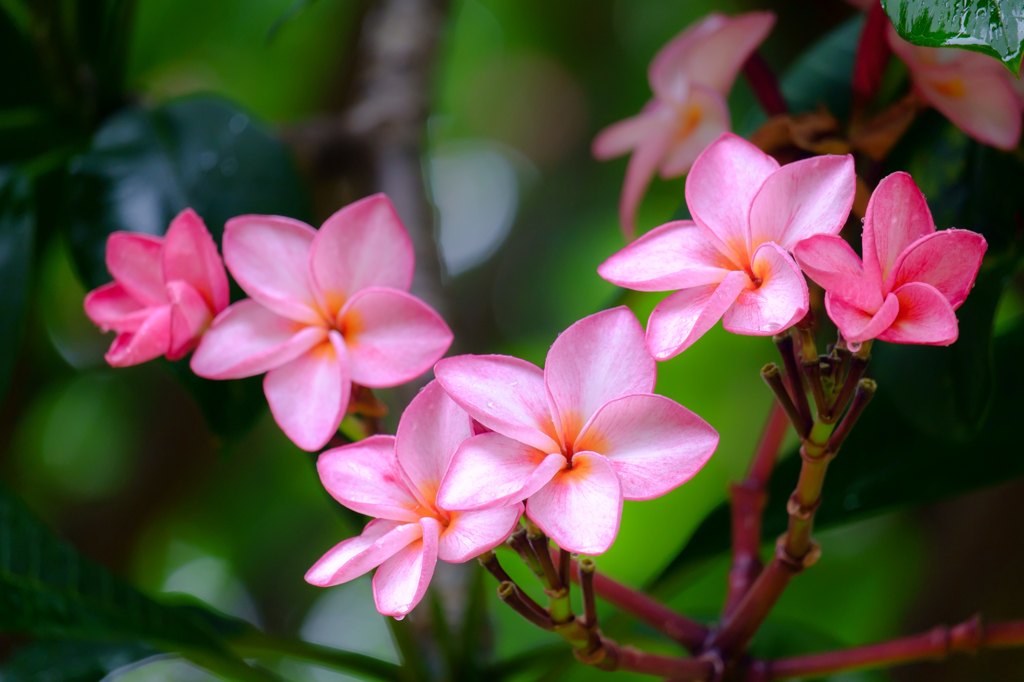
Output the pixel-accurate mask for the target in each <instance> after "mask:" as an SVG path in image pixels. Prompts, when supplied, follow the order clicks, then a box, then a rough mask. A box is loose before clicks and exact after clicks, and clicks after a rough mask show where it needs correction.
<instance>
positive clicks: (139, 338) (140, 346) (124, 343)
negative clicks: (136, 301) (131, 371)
mask: <svg viewBox="0 0 1024 682" xmlns="http://www.w3.org/2000/svg"><path fill="white" fill-rule="evenodd" d="M150 311H151V312H150V315H149V316H148V317H147V318H146V320H145V322H143V323H142V324H141V325H139V328H138V329H137V330H136V331H134V332H122V333H120V334H118V335H117V338H116V339H114V343H113V344H111V346H110V350H108V351H107V352H106V354H104V356H103V359H104V360H106V361H107V364H109V365H110V366H111V367H130V366H132V365H138V364H141V363H143V362H148V361H150V360H153V359H155V358H158V357H160V356H161V355H164V354H166V353H167V351H168V349H169V348H170V345H171V307H170V306H169V305H163V306H160V307H159V308H150Z"/></svg>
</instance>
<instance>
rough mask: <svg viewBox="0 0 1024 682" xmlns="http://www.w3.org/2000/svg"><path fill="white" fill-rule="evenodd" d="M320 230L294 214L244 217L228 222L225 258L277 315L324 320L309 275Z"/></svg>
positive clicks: (252, 292) (248, 289) (309, 321)
mask: <svg viewBox="0 0 1024 682" xmlns="http://www.w3.org/2000/svg"><path fill="white" fill-rule="evenodd" d="M315 236H316V230H314V229H313V228H312V227H310V226H309V225H307V224H305V223H303V222H300V221H298V220H292V219H291V218H282V217H280V216H264V215H246V216H239V217H237V218H232V219H231V220H229V221H228V222H227V224H226V225H225V226H224V262H225V263H227V266H228V270H230V271H231V274H232V276H233V277H234V278H235V281H236V282H238V285H239V286H240V287H242V289H244V290H245V293H247V294H249V295H250V296H252V297H253V299H255V300H257V301H259V302H260V303H262V304H263V305H264V306H266V307H267V308H269V309H270V310H272V311H274V312H275V313H277V314H278V315H282V316H284V317H287V318H288V319H290V320H296V321H297V322H305V323H306V324H323V316H322V314H321V313H320V310H319V307H318V305H317V301H316V297H315V296H314V295H313V289H312V286H311V282H310V274H309V257H310V256H309V254H310V248H311V247H312V245H313V239H314V238H315Z"/></svg>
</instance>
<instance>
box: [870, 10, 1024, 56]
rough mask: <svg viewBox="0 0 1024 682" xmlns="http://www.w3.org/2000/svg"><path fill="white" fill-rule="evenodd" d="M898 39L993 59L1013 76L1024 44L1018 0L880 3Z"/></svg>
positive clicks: (1023, 16) (1022, 12)
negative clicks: (960, 49) (998, 61)
mask: <svg viewBox="0 0 1024 682" xmlns="http://www.w3.org/2000/svg"><path fill="white" fill-rule="evenodd" d="M882 6H883V7H884V8H885V11H886V13H887V14H888V15H889V18H890V19H891V20H892V23H893V26H895V27H896V30H897V31H898V32H899V34H900V36H901V37H902V38H903V39H904V40H907V41H909V42H911V43H913V44H914V45H922V46H924V47H958V48H962V49H965V50H973V51H974V52H980V53H982V54H986V55H989V56H990V57H995V58H996V59H998V60H1000V61H1001V62H1002V63H1003V64H1005V65H1006V67H1007V68H1008V69H1010V71H1012V72H1013V74H1014V75H1017V72H1018V70H1019V69H1020V60H1021V46H1022V43H1024V4H1022V3H1021V2H1020V0H882Z"/></svg>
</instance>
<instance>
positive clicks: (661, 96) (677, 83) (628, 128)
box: [592, 12, 775, 240]
mask: <svg viewBox="0 0 1024 682" xmlns="http://www.w3.org/2000/svg"><path fill="white" fill-rule="evenodd" d="M774 23H775V15H774V14H772V13H771V12H749V13H747V14H740V15H738V16H735V17H728V16H725V15H724V14H718V13H712V14H709V15H708V16H706V17H705V18H704V19H702V20H700V21H699V22H697V23H696V24H694V25H692V26H690V27H689V28H687V29H686V30H685V31H683V32H682V33H680V34H679V35H677V36H676V37H675V38H673V39H672V41H671V42H669V43H668V44H667V45H665V46H664V47H663V48H661V50H660V51H659V52H658V54H656V55H655V56H654V59H653V61H651V66H650V69H649V70H648V80H649V81H650V83H651V90H652V91H653V92H654V99H652V100H651V101H650V102H648V103H647V105H646V106H645V107H644V109H643V111H641V112H640V113H639V114H637V115H636V116H633V117H631V118H627V119H625V120H624V121H620V122H618V123H615V124H612V125H610V126H608V127H607V128H605V129H604V130H603V131H601V133H600V134H599V135H598V136H597V137H596V138H595V139H594V144H593V150H592V151H593V154H594V156H595V157H596V158H598V159H601V160H604V159H611V158H614V157H616V156H622V155H623V154H626V153H628V152H632V153H633V156H632V157H630V159H629V166H628V167H627V169H626V181H625V184H624V186H623V188H622V199H621V201H620V203H619V219H620V221H621V223H622V231H623V234H625V236H626V239H627V240H632V239H633V237H634V236H635V233H636V225H635V221H636V211H637V208H638V207H639V206H640V202H641V200H642V199H643V195H644V193H645V192H646V191H647V186H648V185H649V184H650V183H651V178H653V177H654V174H655V173H656V172H660V173H661V177H663V178H674V177H678V176H680V175H682V174H683V173H685V172H686V171H688V170H689V169H690V166H691V165H692V164H693V161H694V159H696V158H697V155H698V154H700V153H701V152H702V151H703V150H704V148H705V147H707V146H708V145H709V144H710V143H711V142H712V141H714V139H715V138H717V137H718V136H719V135H721V134H722V133H723V132H725V131H727V130H729V128H730V121H729V106H728V104H727V103H726V101H725V98H726V97H727V96H728V94H729V91H730V90H731V89H732V85H733V82H735V80H736V76H737V74H738V73H739V71H740V69H741V68H742V67H743V63H744V62H745V61H746V60H747V58H748V57H749V56H750V54H751V53H752V52H753V51H754V50H756V49H757V47H758V45H760V44H761V43H762V42H763V41H764V39H765V37H767V35H768V33H769V31H771V29H772V26H773V25H774Z"/></svg>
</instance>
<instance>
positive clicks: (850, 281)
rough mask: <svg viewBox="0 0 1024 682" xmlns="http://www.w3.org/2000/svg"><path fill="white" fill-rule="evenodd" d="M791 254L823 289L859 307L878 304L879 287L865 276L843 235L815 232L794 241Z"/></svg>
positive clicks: (880, 296)
mask: <svg viewBox="0 0 1024 682" xmlns="http://www.w3.org/2000/svg"><path fill="white" fill-rule="evenodd" d="M793 255H794V256H796V260H797V262H798V263H800V268H801V269H802V270H803V271H804V273H805V274H806V275H807V276H808V277H810V278H811V279H812V280H814V281H815V282H817V283H818V284H819V285H820V286H821V287H822V288H823V289H824V290H825V291H828V292H830V293H831V294H833V295H834V296H838V297H839V298H841V299H843V300H844V301H847V302H849V303H851V304H853V305H854V306H856V307H858V308H860V309H861V310H866V311H874V310H878V309H879V308H880V307H881V305H882V293H881V291H880V290H879V288H878V286H877V285H876V284H875V283H874V282H872V281H871V280H869V279H868V278H867V275H866V274H865V273H864V265H863V264H862V263H861V260H860V258H858V257H857V254H856V253H854V251H853V249H852V248H851V247H850V245H849V244H847V243H846V240H845V239H843V238H842V237H837V236H833V235H826V234H819V235H815V236H813V237H811V238H810V239H805V240H803V241H802V242H800V243H799V244H797V245H796V249H795V250H794V251H793Z"/></svg>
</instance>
